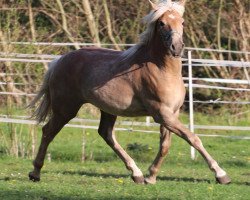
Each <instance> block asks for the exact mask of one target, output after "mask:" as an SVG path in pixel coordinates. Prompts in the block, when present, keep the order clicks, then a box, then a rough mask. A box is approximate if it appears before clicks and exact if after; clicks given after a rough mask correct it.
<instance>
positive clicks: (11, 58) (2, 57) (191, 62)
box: [0, 42, 250, 157]
mask: <svg viewBox="0 0 250 200" xmlns="http://www.w3.org/2000/svg"><path fill="white" fill-rule="evenodd" d="M13 44H22V45H50V46H66V45H71V46H72V45H74V44H72V43H29V42H27V43H23V42H22V43H19V42H16V43H13ZM79 45H80V46H91V45H93V44H86V43H80V44H79ZM111 45H112V44H106V46H111ZM121 45H123V46H132V45H133V44H121ZM186 50H188V58H187V59H185V58H184V59H183V66H184V67H188V69H189V76H188V77H184V80H185V82H186V84H185V86H186V87H188V89H189V90H188V91H189V107H190V112H189V114H190V123H189V127H190V129H191V131H194V130H195V129H203V130H205V129H212V130H239V131H248V132H249V131H250V126H244V127H236V126H212V125H211V126H204V125H195V124H194V113H193V105H194V103H199V104H239V105H248V104H249V105H250V100H249V101H235V102H232V101H225V100H221V99H211V100H209V101H194V100H193V90H194V89H195V88H204V89H212V90H213V89H216V90H234V91H235V90H236V91H244V92H250V79H249V75H248V74H246V77H248V79H246V80H232V79H214V78H196V77H193V75H192V68H193V67H204V66H210V67H214V66H224V67H225V66H226V67H237V68H239V69H240V68H241V69H242V68H243V69H247V68H250V62H243V61H219V60H209V59H192V54H191V52H192V50H195V51H217V52H224V53H229V52H230V53H236V54H245V55H249V54H250V52H239V51H225V50H214V49H196V48H186ZM57 57H59V55H46V54H43V55H40V54H20V53H5V52H0V62H23V63H48V62H50V61H51V60H53V59H55V58H57ZM245 71H246V70H245ZM5 75H8V74H6V73H3V72H0V76H5ZM197 80H199V81H202V82H205V83H211V82H212V83H223V84H236V85H245V86H247V85H248V87H245V88H241V87H237V88H235V87H226V86H223V87H221V86H214V85H209V84H194V83H193V81H197ZM6 84H7V83H6V82H0V85H6ZM12 84H14V85H23V83H12ZM0 95H16V96H17V95H20V96H34V95H35V94H27V93H19V92H17V93H14V92H5V91H0ZM86 121H88V120H85V122H86ZM0 122H2V123H20V124H35V122H34V121H32V120H27V119H25V117H20V116H15V117H10V116H3V115H1V113H0ZM96 122H97V121H96ZM135 124H136V125H137V126H156V124H154V123H150V121H149V119H148V118H147V121H146V123H135V122H122V125H124V126H130V128H118V129H117V130H128V131H134V132H145V133H155V132H156V131H146V130H134V129H133V128H131V127H132V126H135ZM68 126H70V127H77V128H89V129H97V126H82V125H75V124H69V125H68ZM200 135H201V136H207V137H226V138H236V139H248V140H249V139H250V137H249V136H235V135H233V136H225V135H207V134H200ZM192 152H193V153H192V157H194V151H193V150H192Z"/></svg>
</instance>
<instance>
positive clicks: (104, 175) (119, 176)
mask: <svg viewBox="0 0 250 200" xmlns="http://www.w3.org/2000/svg"><path fill="white" fill-rule="evenodd" d="M62 174H69V175H80V176H89V177H102V178H110V177H112V178H127V177H129V176H128V175H125V174H113V173H107V174H104V173H94V172H86V171H64V172H62ZM157 180H161V181H177V182H181V181H183V182H206V183H211V181H210V180H208V179H195V178H188V177H183V178H181V177H168V176H159V177H157Z"/></svg>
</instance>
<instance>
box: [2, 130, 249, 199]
mask: <svg viewBox="0 0 250 200" xmlns="http://www.w3.org/2000/svg"><path fill="white" fill-rule="evenodd" d="M0 127H1V128H2V129H3V130H4V129H5V128H4V125H1V126H0ZM27 128H28V126H23V127H22V129H23V131H28V130H27ZM39 133H40V131H39ZM82 134H83V133H82V130H80V129H72V128H64V129H63V131H62V132H61V133H59V135H58V136H57V137H56V139H55V141H54V142H53V143H52V144H51V145H50V147H49V152H50V153H51V156H52V162H51V163H49V162H48V161H47V160H46V163H45V166H44V168H43V171H42V176H41V182H39V183H33V182H31V181H29V180H28V177H27V174H28V172H29V171H30V170H32V165H31V160H30V159H21V158H13V157H11V156H6V154H5V153H2V154H0V169H1V171H0V199H3V200H5V199H6V200H7V199H8V200H9V199H11V200H12V199H13V200H14V199H32V200H33V199H39V200H42V199H43V200H44V199H171V200H176V199H183V200H184V199H185V200H186V199H192V200H193V199H199V200H200V199H237V200H239V199H242V200H244V199H245V200H247V199H249V195H250V171H249V169H250V157H249V155H250V148H249V141H246V140H232V139H223V138H216V139H215V138H202V140H203V143H204V146H205V147H206V148H207V150H208V151H209V152H210V153H211V155H213V156H214V157H215V158H216V160H217V161H218V162H219V163H220V165H221V166H222V167H223V168H224V169H225V170H226V171H227V172H228V174H229V175H230V177H231V179H232V184H230V185H226V186H223V185H219V184H216V183H215V180H214V177H213V174H212V173H211V172H210V170H209V169H208V168H207V165H206V163H205V162H204V161H203V159H202V157H201V156H200V155H198V156H197V158H196V160H195V161H191V160H190V148H189V146H188V145H187V143H186V142H184V141H183V140H181V139H179V138H178V137H176V136H174V137H173V144H172V147H171V149H170V153H169V156H168V157H167V159H166V161H165V162H164V164H163V166H162V168H161V172H160V174H159V177H158V182H157V184H156V185H136V184H134V183H133V182H132V180H131V179H130V173H129V172H128V171H127V170H126V168H125V167H124V165H123V163H122V162H121V161H120V159H119V158H117V156H116V155H115V154H114V153H113V152H112V150H111V149H110V148H109V147H108V146H107V145H106V144H105V142H104V141H103V140H102V139H101V138H100V137H99V136H98V135H97V133H96V131H92V130H87V133H86V142H87V143H86V156H87V160H86V161H85V162H84V163H81V162H80V158H81V141H82ZM39 135H40V134H39ZM158 137H159V136H158V135H157V134H143V133H130V132H117V138H118V141H120V143H121V145H122V146H123V147H124V148H125V149H127V146H128V144H134V143H135V142H136V143H138V144H142V145H144V147H145V146H146V147H147V148H144V150H145V152H142V151H133V150H129V153H130V154H131V155H132V157H134V158H135V160H136V162H137V164H138V166H139V167H140V168H141V169H142V171H143V173H144V174H147V168H148V166H149V165H150V163H151V161H152V160H153V158H154V156H155V154H156V152H157V150H158V142H159V139H158Z"/></svg>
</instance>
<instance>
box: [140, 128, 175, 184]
mask: <svg viewBox="0 0 250 200" xmlns="http://www.w3.org/2000/svg"><path fill="white" fill-rule="evenodd" d="M160 133H161V134H160V148H159V152H158V154H157V156H156V158H155V160H154V162H153V163H152V165H151V166H150V167H149V173H150V175H149V177H148V178H146V179H145V182H146V183H148V184H155V183H156V176H157V173H158V171H159V170H160V167H161V164H162V162H163V160H164V157H165V156H166V155H167V153H168V150H169V147H170V145H171V136H172V133H171V132H170V131H168V130H167V129H166V128H165V127H164V126H163V125H161V127H160Z"/></svg>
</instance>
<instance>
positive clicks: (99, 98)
mask: <svg viewBox="0 0 250 200" xmlns="http://www.w3.org/2000/svg"><path fill="white" fill-rule="evenodd" d="M88 101H89V103H91V104H93V105H95V106H96V107H98V108H99V109H101V110H103V111H105V112H107V113H110V114H113V115H118V116H127V117H133V116H145V115H147V110H146V109H145V107H144V106H143V104H142V103H141V102H140V100H139V99H137V98H136V97H135V95H134V93H133V91H132V89H130V88H129V89H128V88H124V87H123V89H120V88H119V89H117V87H111V88H110V87H103V88H99V89H96V90H93V91H92V92H91V94H90V95H89V98H88Z"/></svg>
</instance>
